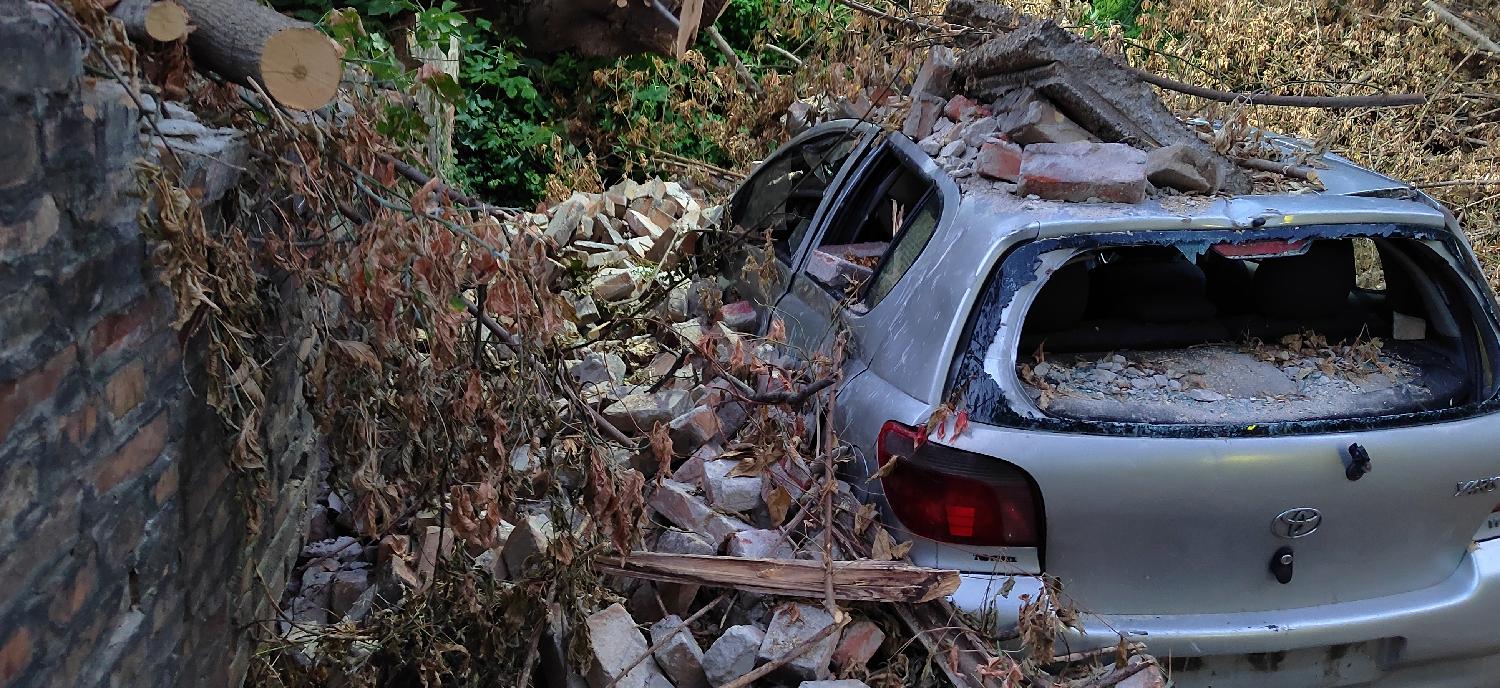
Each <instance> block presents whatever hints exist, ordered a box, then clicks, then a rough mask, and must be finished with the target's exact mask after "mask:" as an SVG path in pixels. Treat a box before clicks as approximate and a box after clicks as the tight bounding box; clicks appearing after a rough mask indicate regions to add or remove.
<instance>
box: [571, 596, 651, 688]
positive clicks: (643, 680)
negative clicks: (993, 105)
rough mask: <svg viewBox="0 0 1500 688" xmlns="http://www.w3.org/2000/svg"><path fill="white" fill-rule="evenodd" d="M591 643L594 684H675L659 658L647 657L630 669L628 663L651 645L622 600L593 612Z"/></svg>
mask: <svg viewBox="0 0 1500 688" xmlns="http://www.w3.org/2000/svg"><path fill="white" fill-rule="evenodd" d="M584 625H585V626H586V627H587V628H588V634H589V645H590V648H591V650H592V652H593V656H592V657H591V658H590V666H589V672H588V675H587V676H586V677H585V678H587V680H588V682H589V686H590V688H605V686H608V685H615V686H618V687H619V688H672V682H671V681H668V680H667V677H666V676H665V675H664V674H662V673H661V669H660V668H659V667H657V665H656V660H654V659H652V658H651V657H647V658H646V659H645V660H643V661H642V662H641V663H640V664H637V665H635V667H634V668H631V669H630V670H629V671H628V672H627V671H626V666H627V665H628V664H630V662H632V661H634V660H635V658H636V657H639V656H641V654H642V653H644V652H645V651H646V649H647V647H648V645H647V644H646V639H645V637H643V636H642V635H641V629H639V628H637V627H636V625H635V619H632V618H630V613H629V612H627V611H625V607H624V606H622V605H620V604H613V605H610V606H608V607H605V608H604V609H601V610H599V611H597V612H594V613H593V614H591V615H589V618H588V620H587V621H585V622H584Z"/></svg>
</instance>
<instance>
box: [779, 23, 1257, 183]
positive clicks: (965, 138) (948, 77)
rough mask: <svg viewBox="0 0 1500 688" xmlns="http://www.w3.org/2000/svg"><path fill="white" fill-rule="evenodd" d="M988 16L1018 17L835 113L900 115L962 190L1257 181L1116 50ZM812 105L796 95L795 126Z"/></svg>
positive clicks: (943, 51) (1046, 26)
mask: <svg viewBox="0 0 1500 688" xmlns="http://www.w3.org/2000/svg"><path fill="white" fill-rule="evenodd" d="M974 4H975V3H953V4H951V5H950V6H949V9H950V14H951V15H953V16H950V18H949V20H950V21H956V22H958V23H963V22H964V21H969V22H972V21H977V19H976V18H975V17H970V16H968V15H965V14H964V8H968V7H970V6H971V5H974ZM971 9H972V8H971ZM960 15H962V16H960ZM981 19H984V20H985V21H984V23H985V24H987V25H992V24H1010V25H1009V26H1007V27H1006V29H1007V30H1005V31H1004V32H1003V33H1001V34H1000V35H999V36H998V37H996V38H993V39H991V40H989V41H987V42H984V43H983V44H979V45H972V44H971V46H970V47H969V49H968V50H967V51H965V52H964V53H963V54H962V55H955V53H954V51H953V50H952V49H950V48H949V47H947V46H944V45H938V46H935V47H933V48H932V49H931V52H930V53H929V55H928V56H927V58H926V60H925V62H923V64H922V66H921V68H920V69H919V71H918V72H917V75H916V77H915V79H914V80H913V82H912V85H911V88H910V90H909V93H908V94H907V95H906V96H901V95H897V94H895V93H892V92H890V91H889V89H882V90H880V92H879V93H876V94H875V95H871V94H870V93H868V92H867V93H861V94H860V95H858V96H857V97H856V98H855V99H853V100H849V101H844V102H842V103H839V104H838V106H837V107H836V108H835V109H834V112H833V113H831V114H832V115H834V116H843V117H852V118H859V119H869V120H873V121H878V122H887V121H892V122H895V123H896V124H897V125H898V126H899V128H900V130H901V133H902V134H903V135H905V136H906V137H908V138H910V139H911V140H913V141H916V142H917V143H918V146H919V147H920V148H921V149H922V151H923V152H925V153H927V154H928V155H930V156H932V157H933V158H934V159H935V160H936V161H937V163H938V165H939V166H940V167H942V168H943V169H944V170H945V171H946V172H947V173H948V174H949V176H950V177H952V178H953V179H954V180H956V181H957V182H958V184H959V186H960V187H961V188H963V189H965V190H990V189H993V190H995V191H999V192H1004V193H1015V194H1019V195H1022V196H1031V197H1035V198H1043V199H1049V200H1059V201H1074V202H1085V201H1096V202H1097V201H1106V202H1117V203H1136V202H1140V201H1141V200H1143V199H1144V198H1145V197H1147V196H1148V195H1156V194H1161V193H1178V194H1197V195H1213V194H1217V193H1230V194H1236V193H1247V192H1249V191H1250V190H1251V179H1250V177H1248V176H1247V175H1246V173H1245V172H1244V171H1243V170H1241V169H1240V168H1239V167H1238V166H1237V164H1236V160H1234V159H1231V157H1230V156H1228V155H1225V154H1223V153H1221V152H1219V150H1217V149H1216V145H1211V143H1216V136H1217V133H1216V132H1215V130H1214V129H1213V128H1211V127H1209V126H1208V125H1206V124H1202V125H1198V126H1189V125H1188V124H1186V123H1184V122H1182V121H1180V120H1179V119H1177V117H1175V116H1174V115H1173V114H1172V113H1171V112H1170V111H1169V110H1167V108H1166V106H1165V105H1164V104H1163V103H1162V101H1161V99H1160V98H1159V97H1157V95H1156V94H1155V93H1154V92H1153V91H1152V89H1151V87H1150V86H1149V85H1147V84H1146V83H1144V82H1143V81H1141V79H1140V78H1139V76H1138V75H1136V74H1135V73H1133V72H1132V71H1131V70H1130V69H1129V68H1128V67H1126V66H1124V65H1122V64H1120V63H1118V62H1117V61H1116V60H1115V59H1114V58H1113V57H1111V56H1109V55H1106V54H1105V53H1103V52H1101V51H1100V50H1099V49H1098V48H1097V47H1095V46H1093V45H1092V44H1090V43H1089V42H1087V41H1085V40H1082V39H1080V38H1079V37H1077V36H1075V35H1073V34H1071V33H1069V32H1067V31H1065V30H1064V29H1062V28H1061V27H1059V26H1057V25H1056V24H1055V23H1053V22H1050V21H1034V20H1029V19H1018V18H1015V17H1004V18H1000V19H996V18H992V17H981ZM960 43H961V44H962V43H964V42H963V41H960ZM814 109H815V108H814V104H812V103H807V102H797V103H794V104H793V106H792V110H791V111H790V112H789V113H788V123H789V125H790V126H792V128H794V129H795V128H799V127H801V126H804V125H805V123H810V121H811V119H813V118H812V116H811V115H810V114H809V113H810V112H812V111H813V110H814ZM903 113H904V114H903ZM1261 162H1264V161H1261Z"/></svg>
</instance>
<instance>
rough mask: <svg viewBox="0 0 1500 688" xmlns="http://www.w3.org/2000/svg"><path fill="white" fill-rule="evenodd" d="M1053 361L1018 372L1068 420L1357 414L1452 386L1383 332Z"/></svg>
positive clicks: (1402, 404)
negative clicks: (1358, 338) (1358, 337)
mask: <svg viewBox="0 0 1500 688" xmlns="http://www.w3.org/2000/svg"><path fill="white" fill-rule="evenodd" d="M1308 342H1311V343H1308ZM1046 359H1047V360H1045V361H1042V362H1031V363H1021V364H1020V365H1018V366H1017V371H1016V372H1017V375H1018V377H1019V378H1020V379H1021V381H1022V382H1023V383H1025V385H1026V388H1027V391H1028V393H1029V394H1030V395H1031V397H1032V400H1033V401H1035V402H1036V403H1037V405H1038V407H1039V408H1041V409H1042V410H1043V411H1046V412H1048V413H1050V414H1052V415H1056V416H1061V417H1066V418H1083V419H1095V420H1099V419H1105V420H1115V421H1133V422H1147V423H1215V422H1224V421H1226V420H1240V419H1255V420H1256V421H1258V422H1262V423H1268V422H1278V421H1297V420H1313V419H1328V418H1351V417H1358V416H1367V415H1382V414H1385V413H1390V412H1392V411H1394V410H1399V409H1405V408H1412V407H1418V406H1436V405H1438V404H1440V403H1441V396H1442V394H1443V393H1445V392H1449V391H1450V390H1447V389H1444V388H1443V387H1442V386H1436V388H1434V387H1429V386H1426V385H1424V384H1423V383H1424V376H1423V374H1422V366H1423V365H1430V364H1431V363H1432V361H1431V360H1430V356H1424V355H1423V353H1422V352H1421V351H1419V350H1417V349H1413V348H1409V347H1406V346H1404V345H1403V342H1399V341H1397V342H1384V341H1382V340H1380V339H1378V338H1375V339H1370V340H1366V341H1362V342H1355V343H1336V344H1329V343H1327V342H1325V341H1323V340H1322V338H1321V337H1319V336H1317V335H1312V334H1300V335H1288V336H1287V337H1284V338H1282V340H1281V341H1278V342H1272V343H1259V342H1256V343H1239V344H1234V343H1221V344H1210V343H1206V344H1203V345H1199V346H1194V347H1189V348H1182V349H1170V350H1160V351H1131V350H1120V351H1116V352H1107V353H1103V354H1099V353H1092V354H1088V353H1080V354H1071V353H1068V354H1055V355H1049V356H1047V357H1046ZM1424 359H1426V360H1424Z"/></svg>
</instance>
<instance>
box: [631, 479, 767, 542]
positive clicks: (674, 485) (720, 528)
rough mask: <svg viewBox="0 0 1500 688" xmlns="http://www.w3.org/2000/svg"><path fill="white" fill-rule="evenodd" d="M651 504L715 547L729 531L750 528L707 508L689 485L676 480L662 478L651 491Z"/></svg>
mask: <svg viewBox="0 0 1500 688" xmlns="http://www.w3.org/2000/svg"><path fill="white" fill-rule="evenodd" d="M651 508H652V510H654V511H655V512H656V513H658V514H661V515H662V517H663V518H666V519H667V520H668V521H671V522H672V523H673V524H675V525H676V526H677V527H679V528H682V529H685V530H691V531H693V532H695V533H698V534H699V535H703V536H704V537H705V538H707V539H708V541H709V542H710V543H712V544H713V546H714V548H715V549H717V548H718V547H719V545H721V544H723V542H724V540H726V539H728V538H729V536H730V535H733V534H735V533H737V532H739V531H741V530H749V529H750V525H749V524H748V523H745V522H744V521H741V520H740V519H737V518H734V517H733V516H727V515H725V514H721V513H719V512H717V511H714V510H713V509H711V508H709V506H708V504H707V503H705V502H704V501H703V500H702V499H700V498H698V496H697V495H694V494H693V492H692V487H691V486H690V485H686V484H684V483H679V482H677V481H675V480H664V481H662V484H661V485H660V486H658V487H657V488H656V492H655V493H654V494H652V495H651Z"/></svg>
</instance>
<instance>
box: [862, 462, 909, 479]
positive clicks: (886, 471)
mask: <svg viewBox="0 0 1500 688" xmlns="http://www.w3.org/2000/svg"><path fill="white" fill-rule="evenodd" d="M900 464H901V457H899V456H892V457H891V459H890V460H889V461H887V462H885V463H883V464H881V465H880V470H877V471H875V474H874V475H871V476H870V478H869V480H866V481H865V482H870V480H879V479H881V478H884V477H886V476H888V475H890V474H891V473H892V472H894V471H895V470H896V466H898V465H900Z"/></svg>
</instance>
